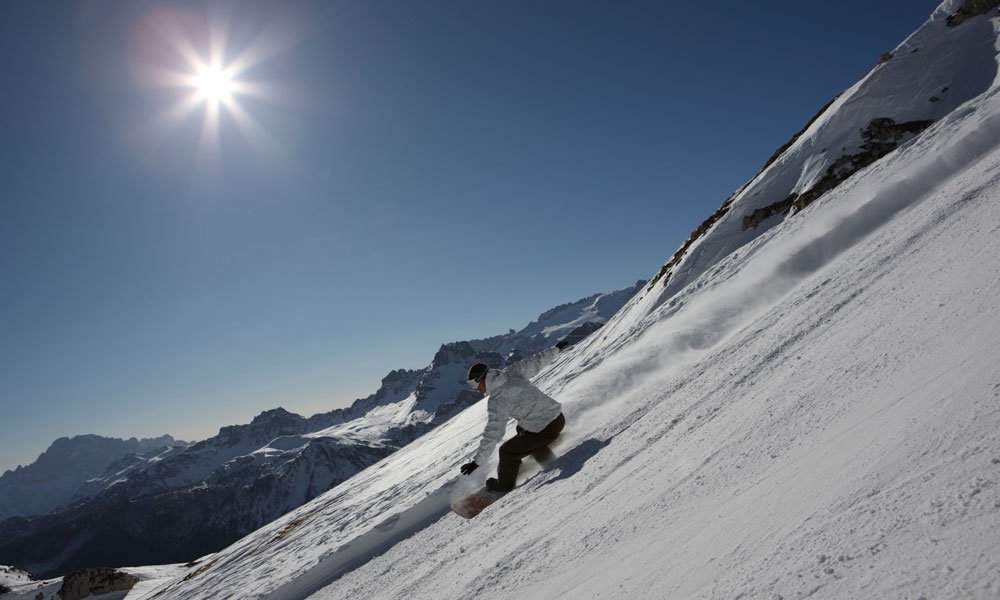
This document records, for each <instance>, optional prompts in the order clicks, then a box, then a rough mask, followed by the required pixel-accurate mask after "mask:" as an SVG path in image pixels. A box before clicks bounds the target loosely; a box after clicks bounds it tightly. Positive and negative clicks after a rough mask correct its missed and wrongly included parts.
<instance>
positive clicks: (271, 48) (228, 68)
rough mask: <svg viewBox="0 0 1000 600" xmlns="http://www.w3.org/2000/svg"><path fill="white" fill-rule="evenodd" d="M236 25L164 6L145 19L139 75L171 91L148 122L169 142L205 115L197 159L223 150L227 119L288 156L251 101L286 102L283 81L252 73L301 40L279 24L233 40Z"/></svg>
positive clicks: (138, 45)
mask: <svg viewBox="0 0 1000 600" xmlns="http://www.w3.org/2000/svg"><path fill="white" fill-rule="evenodd" d="M230 16H231V15H230ZM229 24H230V19H229V18H223V19H217V20H216V22H211V23H210V22H209V20H208V19H206V18H201V17H199V16H198V15H196V14H195V13H193V12H191V11H180V10H175V9H162V8H160V9H155V10H152V11H150V12H149V13H148V14H146V15H145V16H144V17H143V18H142V19H141V20H140V22H139V23H138V25H137V26H136V29H135V31H134V32H133V40H132V50H133V59H134V60H133V65H135V71H134V75H135V76H136V79H137V81H138V82H139V83H140V84H142V85H144V86H147V87H151V88H158V89H163V90H167V91H166V92H165V96H166V97H165V100H166V103H167V106H166V107H165V108H164V110H163V111H161V112H160V113H159V114H157V115H156V116H155V117H154V119H153V120H152V122H151V123H150V124H149V126H148V131H149V133H150V134H151V136H150V137H151V138H152V139H153V140H156V139H159V140H165V139H166V138H168V137H170V136H172V135H173V133H174V132H176V131H178V130H179V129H180V127H181V125H182V124H183V123H184V122H185V121H188V120H189V119H191V118H192V117H195V116H196V115H198V114H199V113H200V116H201V133H200V135H199V137H198V148H197V155H196V158H198V159H211V158H214V157H215V156H217V155H218V153H219V145H220V139H221V136H222V131H221V130H222V122H223V120H225V122H226V124H227V126H232V127H233V128H234V130H235V131H238V132H239V134H240V135H242V137H243V138H244V139H245V140H246V141H247V142H249V143H250V145H251V146H253V147H255V149H257V150H258V151H260V152H262V153H263V154H265V155H268V156H276V155H280V154H281V152H280V151H278V150H279V148H278V147H277V144H276V143H275V141H274V139H273V137H272V136H270V135H269V134H268V132H267V130H266V128H265V127H263V126H262V125H261V124H260V123H259V122H258V121H257V119H256V118H254V116H253V115H252V114H251V111H250V108H249V107H248V106H247V104H248V101H250V100H260V101H272V102H273V101H276V100H279V101H280V100H281V97H282V93H281V91H280V86H277V85H275V84H272V83H267V82H261V81H252V80H250V79H247V77H248V75H249V72H250V70H251V69H253V68H254V67H257V66H259V65H261V64H262V63H264V62H267V61H269V60H271V59H273V58H275V57H276V56H278V55H279V54H281V53H283V52H284V51H285V50H288V49H289V48H291V47H292V46H293V45H294V43H295V40H294V38H295V36H294V35H292V32H293V30H294V28H292V27H288V23H272V24H271V25H270V26H269V27H267V28H265V29H264V30H262V31H260V32H259V33H258V34H257V35H256V36H255V37H253V39H248V38H245V39H244V42H246V43H244V44H239V43H233V40H230V39H228V35H227V32H228V31H229V27H228V25H229ZM223 117H227V118H225V119H223Z"/></svg>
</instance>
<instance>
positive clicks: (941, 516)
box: [128, 0, 1000, 600]
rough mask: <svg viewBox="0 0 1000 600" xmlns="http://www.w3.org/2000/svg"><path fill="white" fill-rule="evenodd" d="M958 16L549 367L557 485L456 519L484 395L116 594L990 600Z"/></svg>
mask: <svg viewBox="0 0 1000 600" xmlns="http://www.w3.org/2000/svg"><path fill="white" fill-rule="evenodd" d="M960 4H961V2H958V1H956V0H948V1H946V2H944V3H943V4H942V5H941V7H940V8H939V9H938V10H937V11H936V12H935V13H934V14H933V15H932V17H931V19H930V20H929V21H928V23H927V24H926V25H925V26H923V27H922V28H921V29H920V30H918V31H917V32H916V33H915V34H914V35H913V36H911V37H910V38H909V39H908V40H906V42H904V43H903V44H902V45H901V46H900V47H899V48H897V51H896V53H895V54H896V56H895V57H894V58H893V59H892V60H891V61H889V62H888V63H887V64H885V65H881V66H879V67H877V68H876V69H875V70H873V71H872V73H870V74H869V75H867V76H866V77H865V78H864V79H863V80H862V81H861V82H860V83H859V84H858V85H856V86H855V87H853V88H851V90H848V91H847V92H845V94H844V95H842V96H841V98H840V99H839V100H838V101H837V102H835V103H834V104H833V105H831V107H830V108H829V109H827V112H826V113H824V115H822V116H821V117H820V118H819V119H817V120H816V121H815V122H814V123H813V124H812V125H811V126H810V128H808V129H807V130H806V131H805V132H804V133H803V135H802V136H800V137H799V139H798V140H797V141H796V142H795V143H794V144H792V145H791V146H790V147H789V149H788V150H787V151H786V152H785V154H784V155H782V156H781V157H779V158H778V160H776V161H774V163H773V164H771V165H770V166H769V167H768V168H767V169H765V170H764V171H763V172H762V173H761V174H760V175H759V176H758V177H757V178H755V179H754V180H753V181H752V182H751V183H750V184H748V185H747V186H746V187H745V188H744V189H743V190H742V191H741V192H740V194H738V195H737V197H736V199H735V200H734V202H733V209H732V212H731V213H730V214H732V215H733V217H732V218H731V219H723V220H721V221H720V222H719V223H718V224H716V225H715V226H714V227H713V228H712V229H711V230H710V231H708V233H707V234H706V235H705V236H704V237H703V238H702V239H701V240H699V241H698V243H697V244H696V245H695V246H693V247H692V249H691V251H690V253H689V254H688V255H687V257H686V258H685V260H684V261H682V262H681V263H680V265H679V266H678V271H677V272H678V273H680V274H681V275H679V276H677V277H676V278H674V279H671V280H670V282H669V283H668V285H662V284H660V285H658V286H653V287H651V288H650V289H649V290H647V291H646V292H645V293H642V294H639V295H638V296H636V297H635V298H633V299H632V300H631V301H630V302H629V303H628V304H626V305H625V307H624V308H623V309H622V310H621V311H620V312H619V313H618V314H617V315H616V316H615V317H614V318H612V319H611V320H610V321H609V323H608V324H607V325H606V326H605V327H604V328H603V329H602V330H600V331H599V332H597V333H595V334H593V335H591V336H590V337H589V338H587V339H586V340H584V341H583V342H581V343H580V344H579V345H578V346H576V347H573V348H572V349H571V350H569V351H567V352H565V353H564V354H563V355H562V356H560V358H559V359H558V360H557V362H556V363H555V364H554V365H552V366H551V367H550V368H548V369H547V370H546V371H544V372H543V373H541V374H540V375H539V377H538V378H537V379H536V382H537V383H538V384H539V385H540V386H541V387H542V389H543V390H545V391H546V392H547V393H549V394H551V395H553V396H554V397H555V398H556V399H558V400H559V401H561V402H562V403H563V404H564V406H565V407H566V415H567V429H566V433H565V434H564V435H563V437H562V438H561V440H560V441H559V442H558V445H557V447H556V448H555V450H556V451H557V453H559V454H560V455H561V457H560V459H559V460H558V461H557V462H556V463H555V464H554V465H553V466H552V467H551V468H549V469H547V470H545V471H541V472H538V471H537V469H536V468H535V469H533V468H530V465H528V463H527V462H526V469H525V472H524V474H523V478H524V481H523V483H522V484H521V485H520V486H519V487H518V488H517V489H515V490H514V491H513V492H511V493H510V494H508V495H507V496H505V497H504V498H502V499H501V500H500V501H498V502H497V503H495V504H494V505H492V506H491V507H490V508H488V509H487V510H486V511H485V512H483V513H482V514H481V515H480V516H478V517H476V518H475V519H472V520H469V521H466V520H464V519H461V518H460V517H458V516H456V515H454V514H451V513H450V512H449V509H448V503H449V500H450V499H452V498H455V497H457V496H458V495H459V494H461V493H464V492H466V491H468V490H470V489H472V488H473V487H476V486H478V485H480V484H481V482H482V478H483V477H485V476H487V473H488V472H489V471H490V470H491V469H490V466H489V465H487V466H486V467H487V468H484V469H480V470H479V471H477V473H476V475H475V476H474V477H479V478H478V479H475V478H474V477H464V478H463V477H459V476H457V469H458V466H459V465H460V464H461V463H462V462H463V461H464V460H466V459H467V458H468V457H469V456H471V454H472V453H473V452H474V450H475V448H476V445H477V441H478V436H479V434H480V433H481V430H482V427H483V424H484V422H485V404H484V403H483V402H479V403H477V404H475V405H473V406H472V407H470V408H469V409H467V410H465V411H463V412H461V413H460V414H458V415H457V416H456V417H454V418H453V419H451V420H450V421H449V422H447V423H445V424H443V425H441V426H440V427H438V428H436V429H434V430H432V431H431V432H429V433H427V434H426V435H424V436H423V437H421V438H419V439H418V440H416V441H415V442H413V443H411V444H409V445H407V446H405V447H404V448H402V449H401V450H399V451H398V452H396V453H394V454H392V455H390V456H389V457H388V458H386V459H384V460H382V461H381V462H379V463H377V464H375V465H373V466H371V467H369V468H368V469H365V470H364V471H362V472H360V473H358V474H357V475H355V476H354V477H352V478H351V479H349V480H348V481H347V482H345V483H343V484H341V485H339V486H337V487H336V488H334V489H333V490H331V491H330V492H328V493H326V494H324V495H322V496H320V497H319V498H316V499H315V500H314V501H312V502H310V503H309V504H306V505H304V506H302V507H301V508H299V509H297V510H295V511H293V512H291V513H290V514H288V515H286V516H284V517H282V518H280V519H278V520H277V521H275V522H273V523H271V524H270V525H268V526H266V527H263V528H262V529H260V530H258V531H256V532H254V533H253V534H251V535H249V536H247V537H245V538H244V539H242V540H240V541H239V542H237V543H235V544H233V545H232V546H230V547H229V548H227V549H226V550H224V551H222V552H220V553H218V554H216V555H214V556H212V557H209V558H207V559H206V560H204V561H202V562H200V563H199V564H198V565H195V566H194V567H192V568H191V569H190V570H189V571H188V572H187V573H186V575H185V576H183V577H178V578H177V579H174V580H173V581H171V582H169V583H167V584H165V585H163V586H161V587H159V588H157V589H155V590H153V589H148V588H147V589H146V590H144V591H141V592H134V593H131V594H129V596H128V597H129V598H130V599H135V598H152V597H154V596H155V597H156V598H158V599H161V600H167V599H184V600H190V599H195V598H213V599H221V598H270V599H272V600H291V599H299V598H315V599H320V600H322V599H335V598H358V599H364V598H373V599H374V598H379V599H384V598H407V599H414V598H510V597H525V598H567V599H569V598H678V599H681V598H684V599H686V598H769V599H774V598H786V599H790V598H803V597H814V598H862V597H865V598H886V597H889V598H914V599H915V598H921V597H923V598H927V599H930V598H984V599H986V598H994V599H995V598H998V597H1000V534H998V532H1000V369H998V366H997V365H998V364H1000V363H998V357H1000V311H998V307H1000V300H998V298H1000V252H998V249H1000V175H998V173H1000V81H998V80H997V60H996V58H997V31H998V25H997V20H996V19H995V18H993V16H994V13H995V11H993V12H991V13H990V14H988V15H983V16H979V17H975V18H973V19H970V20H968V21H966V22H965V23H964V24H962V25H960V26H958V27H954V28H951V27H946V25H945V20H946V19H947V17H948V15H950V14H952V13H954V12H955V11H956V10H957V9H958V7H959V5H960ZM914 49H919V51H915V50H914ZM904 59H905V60H904ZM894 61H896V64H893V62H894ZM907 77H908V78H910V80H913V81H916V82H917V83H916V84H915V87H914V86H913V85H911V86H909V87H906V86H904V85H903V84H904V83H905V81H906V78H907ZM944 82H947V83H944ZM945 86H947V87H949V92H948V93H949V94H952V95H951V96H950V97H949V98H950V99H949V100H947V101H946V102H945V101H941V102H930V101H929V100H928V98H925V97H923V96H924V95H926V94H927V93H928V92H929V91H930V90H931V89H937V88H938V87H942V88H943V87H945ZM925 88H926V89H925ZM914 89H915V90H916V91H914ZM903 96H906V97H907V100H906V101H905V102H904V101H903V100H902V98H903ZM910 96H912V97H910ZM918 102H922V103H928V104H929V105H930V106H928V107H927V111H924V112H921V110H919V107H917V103H918ZM945 104H947V106H945ZM894 108H898V109H899V111H900V112H893V111H892V109H894ZM886 110H888V111H889V112H890V113H892V114H887V115H882V114H879V113H881V112H883V111H886ZM880 116H889V117H893V118H900V119H916V118H921V119H924V118H926V119H931V120H933V121H934V123H933V124H932V125H930V127H929V128H928V129H926V130H925V131H923V132H922V133H920V134H919V135H916V136H912V137H910V138H908V139H906V140H904V141H903V143H902V144H901V145H900V147H899V148H898V149H897V150H895V151H893V152H892V153H890V154H888V155H887V156H885V157H884V158H882V159H881V160H879V161H878V162H876V163H874V164H873V165H871V166H868V167H866V168H864V169H863V170H861V171H859V172H857V173H856V174H854V175H853V176H851V177H850V178H849V179H847V180H846V181H844V182H843V183H841V184H840V185H839V186H837V187H836V189H834V190H833V191H830V192H828V193H826V194H824V195H823V196H821V197H820V198H819V199H818V200H817V201H815V202H814V203H813V204H812V205H811V206H809V207H807V208H806V209H805V210H802V211H800V212H797V213H795V214H793V215H790V216H788V217H787V218H785V219H783V220H782V219H777V218H775V219H774V222H773V223H771V222H769V226H768V227H767V228H762V229H761V230H754V231H753V232H742V231H741V230H739V228H738V227H737V226H736V225H734V223H736V222H737V221H738V220H739V219H742V217H743V216H745V215H746V214H748V213H749V212H751V211H752V210H753V209H755V208H758V207H759V206H761V205H762V204H761V202H764V201H763V200H761V201H759V202H758V201H756V200H752V198H754V197H755V194H757V193H759V194H761V195H765V194H771V196H773V197H774V198H773V199H780V198H777V196H780V195H782V194H785V193H787V192H788V191H793V189H792V188H795V187H796V186H798V187H799V188H801V187H802V186H807V185H809V184H810V182H811V181H812V180H813V179H815V173H817V172H819V171H818V168H819V167H817V164H820V163H822V164H824V165H825V164H826V162H828V159H827V158H826V155H825V154H823V153H822V151H821V149H823V148H828V147H831V148H832V146H830V144H831V143H837V144H842V146H841V147H845V148H846V146H847V145H848V144H851V143H854V141H856V140H855V138H856V137H857V135H856V134H857V128H858V127H859V123H860V124H861V125H860V126H863V125H864V123H865V122H866V119H867V120H870V119H872V118H876V117H880ZM839 149H840V148H837V150H839ZM778 182H785V183H781V184H780V185H779V183H778ZM786 184H787V186H786ZM774 186H778V187H782V186H786V187H787V189H782V190H781V191H780V193H777V196H775V194H774V193H772V192H774V190H775V189H776V188H775V187H774ZM769 190H770V191H769ZM773 199H772V200H773ZM772 200H768V202H770V201H772ZM755 202H757V203H756V204H755ZM764 203H765V204H766V202H764ZM738 218H739V219H738ZM391 417H392V416H391V415H387V418H391ZM484 472H486V473H484Z"/></svg>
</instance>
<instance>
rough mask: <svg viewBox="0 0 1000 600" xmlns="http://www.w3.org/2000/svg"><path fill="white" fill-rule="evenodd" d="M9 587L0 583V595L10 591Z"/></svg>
mask: <svg viewBox="0 0 1000 600" xmlns="http://www.w3.org/2000/svg"><path fill="white" fill-rule="evenodd" d="M10 591H11V589H10V588H9V587H7V586H5V585H3V584H0V596H3V595H4V594H8V593H10Z"/></svg>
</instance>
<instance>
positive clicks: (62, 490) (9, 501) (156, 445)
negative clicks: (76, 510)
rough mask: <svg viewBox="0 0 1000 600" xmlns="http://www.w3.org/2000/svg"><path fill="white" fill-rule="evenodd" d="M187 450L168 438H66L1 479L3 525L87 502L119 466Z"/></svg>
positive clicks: (0, 512)
mask: <svg viewBox="0 0 1000 600" xmlns="http://www.w3.org/2000/svg"><path fill="white" fill-rule="evenodd" d="M187 445H188V443H187V442H183V441H180V440H175V439H174V438H173V437H172V436H169V435H164V436H161V437H158V438H151V439H141V440H139V439H136V438H130V439H127V440H122V439H117V438H108V437H102V436H99V435H78V436H75V437H72V438H66V437H62V438H59V439H57V440H56V441H54V442H52V445H51V446H49V448H48V450H46V451H45V452H43V453H42V454H41V455H39V457H38V459H37V460H36V461H35V462H34V463H32V464H30V465H28V466H26V467H25V466H21V467H18V468H16V469H14V470H12V471H6V472H5V473H4V474H3V475H2V476H0V521H2V520H4V519H6V518H8V517H13V516H28V515H38V514H43V513H47V512H49V511H51V510H54V509H56V508H59V507H62V506H64V505H66V504H69V503H70V502H72V501H74V500H79V499H81V498H83V497H87V496H89V495H90V494H88V493H87V492H86V490H85V489H83V488H84V487H85V484H86V483H87V481H88V480H90V479H93V478H95V477H99V476H101V475H102V474H103V473H105V471H109V470H111V471H115V472H117V471H118V470H120V468H118V467H116V465H118V464H126V463H128V464H134V463H136V462H140V461H148V460H151V459H152V458H153V457H156V456H160V457H162V456H164V455H166V454H169V453H172V452H176V451H177V450H179V449H183V448H185V447H186V446H187Z"/></svg>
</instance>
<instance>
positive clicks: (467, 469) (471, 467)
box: [462, 461, 479, 475]
mask: <svg viewBox="0 0 1000 600" xmlns="http://www.w3.org/2000/svg"><path fill="white" fill-rule="evenodd" d="M478 468H479V465H478V464H476V461H472V462H470V463H465V464H464V465H462V475H471V474H472V472H473V471H475V470H476V469H478Z"/></svg>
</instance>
